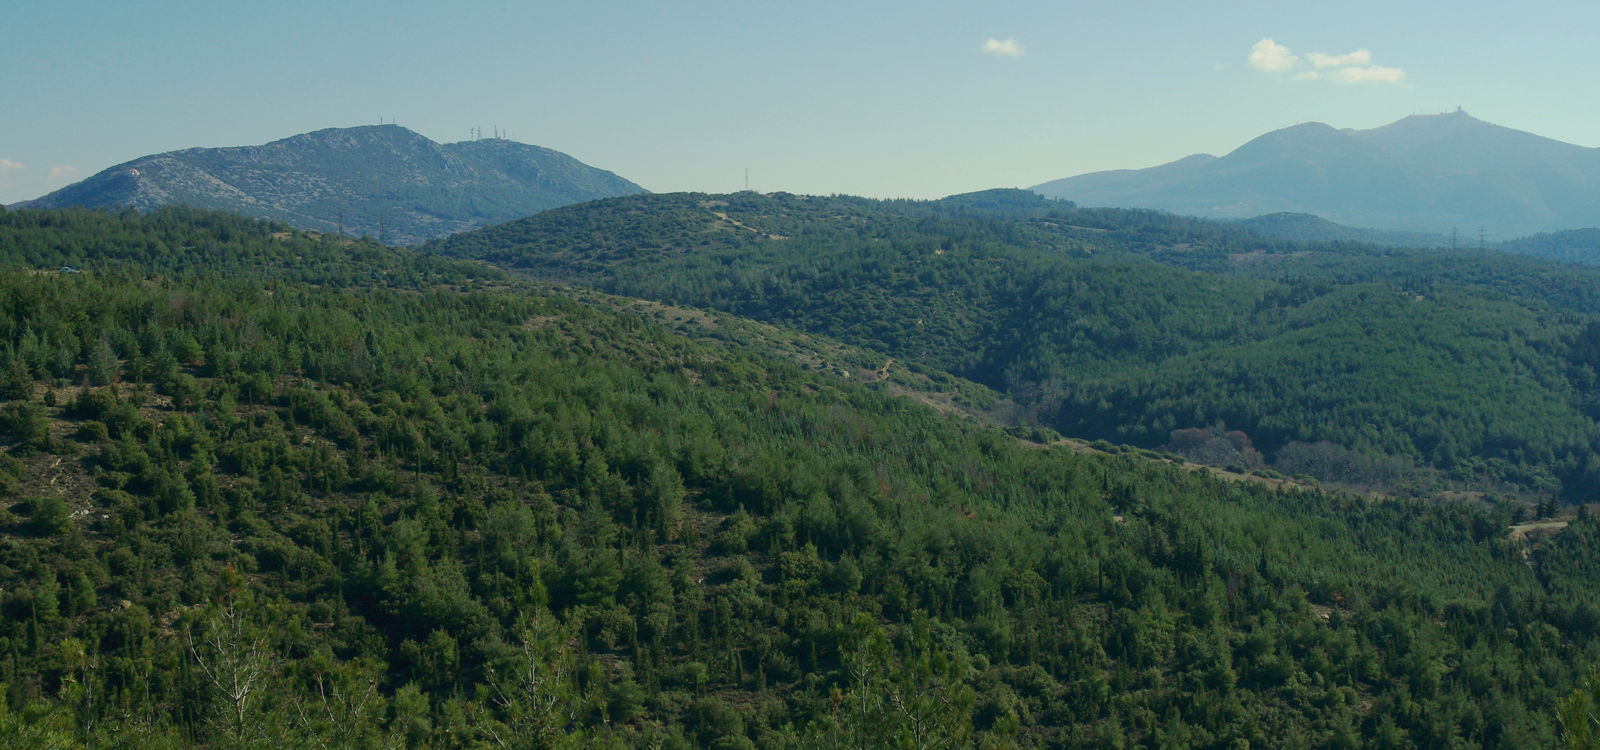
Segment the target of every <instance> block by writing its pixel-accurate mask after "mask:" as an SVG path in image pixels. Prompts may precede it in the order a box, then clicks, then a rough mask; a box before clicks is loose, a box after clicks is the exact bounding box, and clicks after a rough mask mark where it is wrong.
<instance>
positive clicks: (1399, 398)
mask: <svg viewBox="0 0 1600 750" xmlns="http://www.w3.org/2000/svg"><path fill="white" fill-rule="evenodd" d="M425 250H427V251H429V252H434V253H440V254H451V255H458V256H463V257H471V258H478V259H484V260H489V261H492V262H496V263H499V264H502V265H505V266H508V267H515V268H518V269H522V270H524V271H527V272H530V273H533V274H535V275H537V276H540V277H542V278H547V279H555V280H562V281H571V282H574V283H578V284H584V285H589V286H593V287H595V288H599V289H602V290H605V291H608V292H613V293H616V294H623V295H629V296H638V297H645V298H649V299H655V300H662V301H667V302H674V303H679V304H686V305H692V306H700V307H707V308H713V309H718V310H724V311H728V312H732V313H735V314H738V315H743V316H748V317H753V318H758V319H762V320H767V321H771V322H776V323H781V324H784V325H791V326H795V327H798V328H801V329H804V330H807V331H811V332H815V333H819V334H825V335H829V336H833V337H836V338H839V339H841V340H843V341H846V342H849V343H852V344H855V345H859V346H865V347H869V348H873V349H876V350H878V351H881V352H884V353H885V355H886V356H890V357H894V358H896V359H897V360H899V361H902V362H914V363H921V364H925V365H928V366H931V367H935V368H939V369H944V370H948V371H950V372H953V373H955V374H958V375H960V376H962V377H966V378H970V379H972V380H976V381H978V382H981V383H984V384H986V385H988V386H991V387H994V388H997V389H1000V390H1002V391H1004V392H1006V393H1007V394H1008V395H1009V396H1010V397H1011V398H1013V399H1015V400H1016V401H1017V402H1018V403H1020V404H1022V405H1023V406H1024V408H1025V409H1026V411H1027V414H1026V415H1025V416H1026V417H1027V418H1030V419H1032V420H1035V421H1036V422H1037V423H1039V424H1042V425H1045V426H1049V427H1053V428H1055V429H1057V430H1059V431H1061V432H1062V433H1064V434H1068V435H1073V436H1078V437H1086V438H1105V439H1110V440H1112V441H1115V442H1127V443H1133V444H1136V445H1140V446H1144V447H1150V448H1154V447H1162V446H1166V447H1167V448H1168V449H1170V450H1175V451H1178V452H1183V453H1186V454H1187V455H1190V457H1192V458H1196V459H1199V460H1205V461H1209V462H1216V463H1221V464H1233V465H1235V466H1238V467H1241V468H1268V467H1270V468H1271V469H1272V470H1276V471H1280V472H1283V473H1288V474H1306V475H1311V476H1316V477H1319V478H1321V479H1324V480H1328V481H1338V482H1342V483H1346V484H1349V485H1352V486H1364V487H1380V488H1384V489H1387V490H1390V491H1402V492H1414V493H1420V494H1431V493H1434V492H1437V491H1439V490H1441V489H1445V488H1449V487H1455V488H1473V489H1480V490H1481V489H1490V490H1496V491H1501V492H1510V493H1513V494H1520V493H1529V494H1534V495H1538V494H1543V493H1559V494H1561V495H1563V496H1564V497H1567V498H1569V499H1579V498H1584V497H1587V496H1588V495H1589V494H1590V493H1591V492H1592V491H1593V490H1594V489H1595V488H1596V487H1597V486H1600V485H1597V484H1596V481H1597V479H1600V462H1596V461H1595V460H1594V459H1592V458H1591V457H1592V456H1593V455H1594V449H1595V447H1596V440H1597V436H1600V430H1597V428H1596V424H1595V421H1594V418H1595V416H1596V415H1597V414H1600V410H1597V404H1596V402H1595V400H1594V396H1593V394H1594V388H1595V385H1596V381H1595V372H1596V370H1595V368H1596V366H1597V365H1600V360H1597V359H1595V357H1594V356H1593V355H1592V354H1591V353H1592V352H1594V351H1600V347H1597V346H1596V343H1597V342H1600V338H1596V337H1597V336H1600V325H1596V324H1593V315H1594V314H1595V313H1596V312H1600V310H1597V308H1596V301H1597V300H1600V273H1596V272H1595V271H1594V270H1592V269H1582V268H1575V267H1568V266H1561V265H1557V264H1552V263H1546V262H1541V261H1537V260H1533V259H1529V258H1519V257H1513V256H1508V255H1501V254H1495V253H1480V252H1471V253H1456V254H1451V253H1447V252H1441V251H1405V250H1394V249H1386V248H1374V247H1369V246H1363V245H1352V244H1349V243H1323V244H1307V243H1300V242H1293V241H1289V240H1283V239H1277V238H1268V237H1262V236H1259V235H1256V234H1254V233H1252V232H1250V231H1248V230H1246V229H1244V228H1241V227H1237V226H1231V225H1226V224H1220V223H1212V222H1204V221H1198V220H1193V219H1183V218H1179V217H1173V216H1171V215H1167V214H1161V213H1157V212H1150V211H1126V210H1113V209H1081V208H1077V207H1074V206H1072V205H1071V204H1067V203H1055V202H1050V201H1045V200H1042V199H1039V198H1038V197H1036V196H1029V195H1027V194H1025V193H1021V191H997V192H991V193H984V194H976V195H970V196H958V197H956V198H952V199H947V200H945V201H939V202H906V201H890V202H881V201H872V200H866V199H859V198H842V197H830V198H821V197H804V196H792V195H783V194H779V195H770V196H764V195H756V194H750V193H742V194H736V195H727V196H708V195H687V194H678V195H651V196H636V197H630V198H623V199H616V200H608V201H600V202H593V203H587V204H581V205H577V206H571V207H567V208H563V209H558V210H554V211H549V212H545V213H542V214H539V215H536V216H532V217H528V218H526V219H522V220H518V221H514V222H510V223H508V224H504V225H500V226H497V227H493V228H489V229H485V230H482V231H479V232H473V233H468V234H463V235H459V236H456V237H452V238H449V239H447V240H444V241H440V242H437V243H433V244H430V245H428V246H426V248H425ZM1228 433H1235V434H1234V435H1233V436H1232V437H1226V436H1227V434H1228Z"/></svg>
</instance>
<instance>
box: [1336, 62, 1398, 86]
mask: <svg viewBox="0 0 1600 750" xmlns="http://www.w3.org/2000/svg"><path fill="white" fill-rule="evenodd" d="M1329 77H1330V78H1332V79H1333V80H1335V81H1338V82H1339V83H1399V82H1401V81H1403V80H1405V77H1406V72H1405V71H1403V70H1401V69H1399V68H1385V67H1383V66H1382V65H1368V66H1365V67H1360V68H1340V69H1338V70H1336V71H1334V72H1333V73H1332V74H1330V75H1329Z"/></svg>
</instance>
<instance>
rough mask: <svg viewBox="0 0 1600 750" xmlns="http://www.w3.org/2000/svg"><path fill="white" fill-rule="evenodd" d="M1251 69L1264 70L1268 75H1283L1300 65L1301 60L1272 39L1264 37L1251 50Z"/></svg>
mask: <svg viewBox="0 0 1600 750" xmlns="http://www.w3.org/2000/svg"><path fill="white" fill-rule="evenodd" d="M1249 59H1250V67H1252V68H1255V69H1256V70H1264V71H1266V72H1268V73H1281V72H1283V71H1286V70H1290V69H1293V68H1294V66H1295V65H1297V64H1299V62H1300V58H1299V57H1296V56H1295V54H1294V53H1292V52H1290V51H1289V48H1288V47H1285V46H1283V45H1281V44H1278V43H1277V42H1274V41H1272V37H1263V38H1262V40H1261V41H1259V42H1256V43H1255V45H1254V46H1252V47H1251V48H1250V58H1249Z"/></svg>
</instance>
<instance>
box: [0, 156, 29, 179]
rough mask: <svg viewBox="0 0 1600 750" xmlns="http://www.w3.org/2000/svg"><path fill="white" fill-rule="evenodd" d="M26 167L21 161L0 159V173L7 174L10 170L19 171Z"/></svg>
mask: <svg viewBox="0 0 1600 750" xmlns="http://www.w3.org/2000/svg"><path fill="white" fill-rule="evenodd" d="M27 168H28V167H27V165H26V164H23V163H22V162H17V161H12V160H10V159H0V175H8V174H11V173H12V172H21V171H22V170H24V169H27Z"/></svg>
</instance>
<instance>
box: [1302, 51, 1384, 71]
mask: <svg viewBox="0 0 1600 750" xmlns="http://www.w3.org/2000/svg"><path fill="white" fill-rule="evenodd" d="M1306 59H1308V60H1310V61H1311V64H1312V65H1315V66H1317V67H1319V68H1346V67H1350V66H1352V65H1371V64H1372V52H1370V51H1368V50H1364V49H1358V50H1356V51H1354V52H1350V53H1346V54H1343V55H1324V54H1322V53H1321V52H1312V53H1311V54H1308V55H1306Z"/></svg>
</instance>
